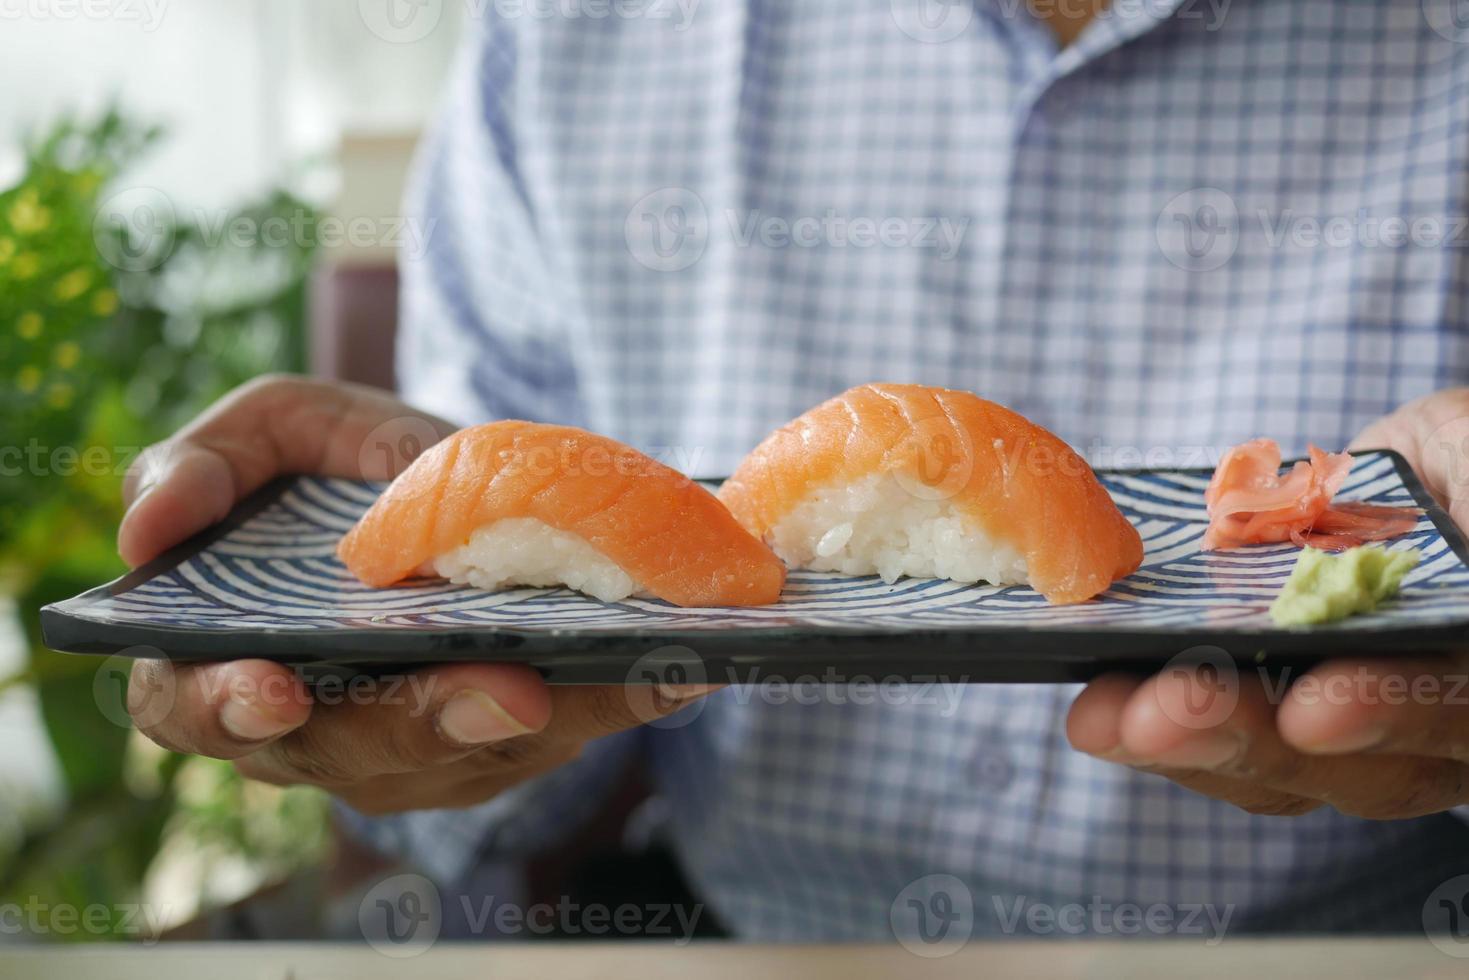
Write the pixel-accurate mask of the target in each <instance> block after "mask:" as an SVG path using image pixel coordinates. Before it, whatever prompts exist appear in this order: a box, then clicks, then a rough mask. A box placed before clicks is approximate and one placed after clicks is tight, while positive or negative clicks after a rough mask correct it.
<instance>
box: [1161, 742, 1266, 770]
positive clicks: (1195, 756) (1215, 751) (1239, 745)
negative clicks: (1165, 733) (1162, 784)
mask: <svg viewBox="0 0 1469 980" xmlns="http://www.w3.org/2000/svg"><path fill="white" fill-rule="evenodd" d="M1244 747H1245V746H1244V742H1242V741H1240V740H1239V739H1237V738H1233V737H1231V736H1229V735H1196V736H1194V737H1193V738H1189V739H1186V740H1184V741H1183V742H1181V743H1179V744H1178V745H1176V746H1174V747H1173V748H1171V749H1169V750H1168V751H1167V752H1156V753H1154V754H1153V757H1152V759H1150V760H1149V761H1150V762H1152V763H1153V764H1155V765H1161V766H1168V767H1171V768H1175V769H1219V768H1222V767H1223V766H1227V765H1229V763H1231V762H1233V761H1234V760H1235V759H1237V758H1239V756H1240V755H1241V754H1242V753H1243V751H1244Z"/></svg>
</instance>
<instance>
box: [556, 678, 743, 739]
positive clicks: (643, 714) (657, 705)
mask: <svg viewBox="0 0 1469 980" xmlns="http://www.w3.org/2000/svg"><path fill="white" fill-rule="evenodd" d="M717 689H718V686H717V685H708V684H684V685H659V684H627V685H622V684H595V685H594V684H588V685H580V684H577V685H566V686H558V687H555V688H553V689H552V693H551V698H552V703H553V706H554V707H553V716H552V722H551V724H550V725H549V726H548V727H547V729H546V732H545V736H544V737H545V739H546V740H547V741H549V742H553V743H556V744H567V743H580V742H589V741H591V740H592V739H594V738H601V737H602V736H604V735H611V734H612V733H614V732H620V731H623V730H624V729H628V728H636V727H637V726H639V725H645V724H647V723H649V722H652V721H657V720H658V719H659V718H665V717H667V716H668V715H671V714H673V713H674V712H675V711H680V710H682V709H683V708H686V707H688V706H689V705H690V704H692V703H693V702H694V701H697V700H699V699H700V698H702V697H705V696H707V695H708V694H709V693H710V692H711V691H714V690H717Z"/></svg>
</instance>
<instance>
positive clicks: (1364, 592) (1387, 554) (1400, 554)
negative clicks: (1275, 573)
mask: <svg viewBox="0 0 1469 980" xmlns="http://www.w3.org/2000/svg"><path fill="white" fill-rule="evenodd" d="M1419 557H1420V554H1419V552H1418V549H1416V548H1414V549H1411V550H1408V551H1388V550H1387V549H1386V548H1384V547H1382V546H1381V545H1376V544H1374V545H1366V546H1364V547H1361V548H1351V549H1349V550H1347V551H1343V552H1342V553H1340V554H1335V555H1334V554H1331V553H1330V552H1327V551H1319V550H1317V549H1316V548H1305V549H1303V550H1302V551H1301V557H1300V558H1298V559H1297V560H1296V567H1295V568H1293V569H1292V570H1291V573H1290V578H1289V579H1287V580H1286V583H1285V588H1283V589H1281V591H1280V595H1278V596H1276V598H1275V601H1274V602H1273V603H1271V605H1270V618H1271V619H1272V620H1274V621H1275V625H1276V626H1310V625H1313V624H1316V623H1330V622H1334V621H1336V620H1338V619H1346V618H1347V617H1348V616H1353V615H1356V614H1357V613H1366V612H1371V611H1372V610H1374V609H1376V608H1377V604H1378V603H1380V602H1382V600H1384V599H1387V598H1389V597H1390V596H1393V595H1395V594H1396V593H1397V591H1398V586H1399V585H1401V584H1402V581H1403V576H1404V575H1407V574H1408V572H1410V571H1412V570H1413V567H1414V566H1415V565H1417V564H1418V559H1419Z"/></svg>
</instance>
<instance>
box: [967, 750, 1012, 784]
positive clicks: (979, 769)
mask: <svg viewBox="0 0 1469 980" xmlns="http://www.w3.org/2000/svg"><path fill="white" fill-rule="evenodd" d="M974 778H975V781H976V782H977V783H979V785H980V786H983V787H984V788H986V789H1005V788H1006V787H1007V786H1009V785H1010V784H1011V783H1012V782H1014V781H1015V764H1014V763H1013V762H1011V761H1010V760H1009V758H1007V757H1006V756H1003V755H1001V754H999V753H997V752H985V753H982V754H981V755H979V757H978V758H976V759H975V767H974Z"/></svg>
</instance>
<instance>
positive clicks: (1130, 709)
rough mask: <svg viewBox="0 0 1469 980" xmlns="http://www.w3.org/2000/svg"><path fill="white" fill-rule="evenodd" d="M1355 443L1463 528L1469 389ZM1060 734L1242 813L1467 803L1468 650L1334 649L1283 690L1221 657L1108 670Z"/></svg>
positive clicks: (1394, 809) (1393, 419)
mask: <svg viewBox="0 0 1469 980" xmlns="http://www.w3.org/2000/svg"><path fill="white" fill-rule="evenodd" d="M1352 448H1354V449H1395V450H1397V451H1398V452H1400V453H1402V454H1403V456H1405V457H1406V458H1407V459H1408V461H1409V462H1410V463H1412V465H1413V468H1414V470H1415V471H1416V472H1417V473H1418V475H1419V476H1420V477H1421V478H1422V480H1423V482H1424V484H1425V486H1427V487H1428V488H1429V490H1430V491H1431V492H1432V493H1433V495H1434V496H1435V497H1436V498H1437V499H1438V500H1439V502H1440V503H1442V504H1443V505H1444V506H1445V508H1446V509H1447V510H1448V512H1449V514H1450V515H1452V516H1453V518H1454V520H1455V522H1456V523H1458V525H1459V526H1460V527H1461V528H1466V529H1469V389H1457V390H1453V391H1445V392H1440V393H1439V394H1436V395H1432V396H1430V397H1427V398H1423V399H1419V400H1418V401H1416V402H1413V403H1411V404H1409V405H1406V406H1404V407H1403V408H1401V409H1399V410H1398V411H1397V412H1395V413H1393V414H1392V415H1390V416H1388V417H1387V418H1385V419H1382V420H1381V421H1379V422H1377V423H1375V424H1373V425H1371V426H1369V427H1368V428H1367V429H1366V430H1364V431H1363V432H1362V434H1361V435H1360V436H1358V437H1357V439H1355V440H1354V441H1353V444H1352ZM1066 733H1067V736H1068V737H1069V738H1070V740H1071V744H1072V745H1073V746H1075V747H1076V748H1077V749H1080V750H1081V751H1083V752H1086V753H1089V754H1091V755H1095V756H1098V757H1100V758H1103V759H1108V760H1110V761H1112V762H1117V763H1121V764H1123V765H1128V766H1133V767H1135V768H1138V769H1142V770H1146V771H1148V772H1155V773H1159V774H1161V775H1164V776H1167V777H1168V778H1170V779H1172V780H1173V781H1174V782H1177V783H1179V784H1181V785H1183V786H1187V787H1188V788H1190V789H1193V790H1197V791H1198V792H1200V793H1204V794H1206V795H1208V796H1212V797H1216V798H1218V799H1221V800H1225V801H1227V802H1230V803H1233V804H1235V805H1236V806H1239V807H1242V808H1244V809H1245V810H1248V811H1249V812H1251V813H1262V814H1287V815H1294V814H1300V813H1306V812H1307V811H1310V810H1314V809H1316V808H1317V807H1319V806H1321V805H1323V804H1329V805H1331V806H1333V807H1335V808H1336V809H1338V810H1340V811H1341V812H1343V813H1347V814H1351V815H1354V816H1361V817H1369V818H1373V819H1383V820H1386V819H1397V818H1404V817H1416V816H1422V815H1424V814H1429V813H1437V812H1439V811H1441V810H1446V809H1448V808H1450V807H1453V806H1458V805H1460V804H1466V803H1469V656H1465V657H1424V658H1418V659H1413V660H1408V659H1382V660H1373V659H1370V658H1368V659H1353V660H1336V661H1330V662H1327V663H1324V664H1321V665H1319V666H1317V667H1316V668H1314V669H1313V670H1311V671H1309V672H1307V673H1306V674H1305V675H1303V676H1301V677H1299V678H1297V679H1295V680H1294V683H1292V684H1291V685H1290V687H1289V688H1288V689H1285V690H1284V691H1281V690H1278V689H1276V688H1275V686H1274V685H1273V684H1272V683H1271V681H1270V679H1269V678H1268V677H1262V676H1261V675H1260V674H1259V673H1258V672H1255V671H1252V670H1248V669H1244V668H1241V669H1240V670H1239V671H1238V672H1236V671H1235V670H1234V668H1233V667H1232V666H1231V665H1229V664H1227V663H1220V662H1218V661H1213V662H1211V663H1209V664H1207V665H1205V666H1203V667H1201V668H1199V669H1193V668H1190V667H1188V666H1183V667H1180V668H1179V669H1176V670H1173V669H1170V670H1165V671H1164V672H1163V673H1162V674H1159V675H1157V676H1154V677H1151V678H1148V679H1146V680H1140V679H1138V678H1135V677H1128V676H1122V675H1109V676H1106V677H1101V678H1098V679H1097V680H1095V681H1093V682H1092V683H1091V684H1089V685H1088V686H1087V688H1086V689H1085V690H1084V691H1083V692H1082V693H1081V695H1080V696H1079V697H1078V698H1077V699H1076V702H1075V703H1074V704H1073V705H1072V706H1071V714H1070V717H1069V718H1068V719H1067V723H1066Z"/></svg>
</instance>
